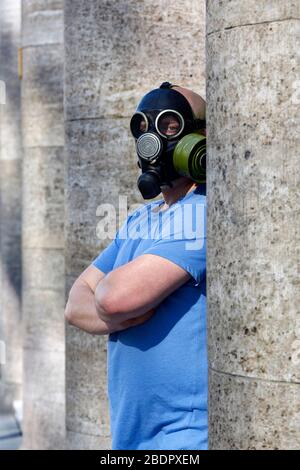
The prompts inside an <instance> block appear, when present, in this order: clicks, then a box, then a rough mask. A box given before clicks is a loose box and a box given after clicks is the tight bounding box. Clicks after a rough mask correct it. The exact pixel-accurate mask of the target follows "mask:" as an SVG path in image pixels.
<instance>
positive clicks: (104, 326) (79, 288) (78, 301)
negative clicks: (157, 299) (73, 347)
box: [65, 266, 154, 335]
mask: <svg viewBox="0 0 300 470" xmlns="http://www.w3.org/2000/svg"><path fill="white" fill-rule="evenodd" d="M104 277H105V274H104V273H103V272H101V271H100V270H99V269H97V268H95V267H94V266H89V267H88V268H86V269H85V271H83V273H82V274H81V275H80V276H79V277H78V278H77V279H76V281H75V282H74V284H73V286H72V288H71V290H70V293H69V299H68V302H67V305H66V308H65V317H66V320H67V321H68V323H69V324H71V325H73V326H76V327H77V328H80V329H82V330H84V331H86V332H87V333H91V334H95V335H105V334H109V333H114V332H115V331H121V330H124V329H126V328H129V327H131V326H136V325H138V324H141V323H144V322H145V321H146V320H148V318H150V317H151V316H152V315H153V313H154V311H147V312H145V315H143V316H141V317H139V318H135V319H132V320H128V321H127V320H126V319H122V321H118V322H114V324H111V323H107V322H105V321H104V320H102V319H101V318H100V317H99V314H98V311H97V309H96V304H95V289H96V286H97V284H98V283H99V282H100V281H101V280H102V279H103V278H104ZM102 314H103V315H105V312H104V311H103V310H102Z"/></svg>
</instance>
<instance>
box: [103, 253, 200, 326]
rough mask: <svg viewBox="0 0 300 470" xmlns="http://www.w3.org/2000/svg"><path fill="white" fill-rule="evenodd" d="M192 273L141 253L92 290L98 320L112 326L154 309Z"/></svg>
mask: <svg viewBox="0 0 300 470" xmlns="http://www.w3.org/2000/svg"><path fill="white" fill-rule="evenodd" d="M190 277H191V275H190V274H189V273H188V272H187V271H186V270H184V269H183V268H181V267H180V266H179V265H177V264H175V263H173V262H172V261H169V260H168V259H166V258H163V257H161V256H157V255H153V254H144V255H141V256H139V257H137V258H135V259H134V260H133V261H130V262H129V263H127V264H125V265H123V266H121V267H119V268H116V269H114V270H113V271H111V272H110V273H109V274H107V275H106V276H105V277H104V278H103V279H101V281H100V282H99V283H98V285H97V287H96V289H95V300H96V309H97V313H98V316H99V318H100V319H101V320H103V321H105V322H106V323H107V324H109V325H111V327H113V326H114V325H115V326H116V325H117V324H118V323H120V321H126V320H130V319H134V318H136V319H137V318H139V317H141V316H142V315H144V314H145V313H146V312H148V311H149V310H151V309H155V307H157V306H158V305H159V304H160V303H161V302H162V301H163V300H164V299H165V298H166V297H168V296H169V295H170V294H171V293H172V292H173V291H175V290H176V289H178V288H179V287H181V286H182V285H183V284H185V283H186V282H187V281H188V280H189V279H190Z"/></svg>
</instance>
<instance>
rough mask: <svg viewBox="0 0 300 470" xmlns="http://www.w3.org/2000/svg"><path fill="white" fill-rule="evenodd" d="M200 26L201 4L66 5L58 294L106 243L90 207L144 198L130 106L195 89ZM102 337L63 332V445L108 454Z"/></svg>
mask: <svg viewBox="0 0 300 470" xmlns="http://www.w3.org/2000/svg"><path fill="white" fill-rule="evenodd" d="M204 24H205V15H204V1H198V2H195V1H192V0H185V1H182V2H172V3H171V4H170V2H167V1H153V2H148V1H140V2H136V1H133V0H125V1H124V0H122V1H121V0H114V1H105V2H99V1H96V0H87V1H85V2H82V1H79V0H66V1H65V60H66V64H65V128H66V184H67V188H66V236H67V239H66V273H67V289H66V294H68V292H69V289H70V287H71V285H72V283H73V282H74V280H75V278H76V277H77V276H78V275H79V273H80V272H82V271H83V269H85V268H86V267H87V266H88V265H89V264H90V263H91V261H92V260H93V258H94V257H95V256H96V255H97V254H98V253H99V252H100V251H101V250H102V249H103V248H104V247H105V246H106V244H107V243H108V242H109V240H103V239H99V238H97V232H96V228H97V224H98V223H99V222H100V217H99V215H98V216H97V213H96V211H97V207H98V206H99V205H100V204H102V203H110V204H112V205H113V206H114V207H115V209H116V212H117V214H119V210H118V205H119V196H125V197H128V200H127V203H128V206H131V205H132V204H133V203H143V202H144V201H143V199H142V198H141V196H140V194H139V192H138V190H137V186H136V180H137V177H138V174H139V172H138V167H137V163H136V161H137V158H136V155H135V148H134V142H133V139H132V138H130V135H129V119H130V116H131V115H132V114H133V112H134V110H135V108H136V106H137V104H138V101H139V100H140V99H141V97H142V96H143V94H144V93H145V92H147V91H149V90H150V89H152V88H156V87H158V86H159V85H160V84H161V82H163V81H167V80H168V81H171V82H173V83H175V84H179V85H183V86H187V87H191V88H193V89H195V91H197V92H199V93H203V90H204V88H205V84H204V73H205V63H204ZM126 208H127V207H126ZM98 214H99V213H98ZM106 341H107V338H106V337H93V336H90V335H88V334H85V333H83V332H81V331H79V330H77V329H75V328H74V327H68V328H67V344H66V348H67V349H66V374H67V382H66V384H67V391H66V396H67V429H68V447H69V448H96V449H97V448H99V449H100V448H106V449H107V448H110V436H109V419H108V404H107V397H106Z"/></svg>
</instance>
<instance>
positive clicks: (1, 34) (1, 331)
mask: <svg viewBox="0 0 300 470" xmlns="http://www.w3.org/2000/svg"><path fill="white" fill-rule="evenodd" d="M20 41H21V2H20V0H11V1H1V2H0V64H1V65H0V80H1V82H4V83H5V91H6V93H5V96H1V100H2V98H4V100H2V101H1V103H0V340H1V341H4V342H5V349H6V363H5V364H4V365H1V366H0V367H1V372H0V375H1V377H0V410H4V411H5V410H11V408H12V403H13V401H14V400H20V399H21V381H22V329H21V270H22V266H21V264H22V263H21V201H22V195H21V191H22V176H21V175H22V149H21V123H20V94H21V93H20V81H19V78H18V47H19V46H20Z"/></svg>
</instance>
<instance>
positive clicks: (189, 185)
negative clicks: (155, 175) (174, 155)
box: [161, 177, 197, 210]
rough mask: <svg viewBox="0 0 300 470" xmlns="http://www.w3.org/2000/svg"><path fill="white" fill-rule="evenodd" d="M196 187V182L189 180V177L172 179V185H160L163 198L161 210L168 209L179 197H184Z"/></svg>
mask: <svg viewBox="0 0 300 470" xmlns="http://www.w3.org/2000/svg"><path fill="white" fill-rule="evenodd" d="M196 187H197V183H195V182H194V181H192V180H190V179H189V178H185V177H181V178H178V179H177V180H175V181H173V187H172V188H170V187H168V186H163V187H162V191H161V192H162V195H163V198H164V200H165V203H164V205H163V206H162V207H161V209H162V210H166V209H168V208H169V207H170V206H171V205H172V204H174V203H175V202H177V201H178V199H180V198H181V197H184V196H185V195H186V194H187V193H189V192H191V191H193V190H194V189H195V188H196Z"/></svg>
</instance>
